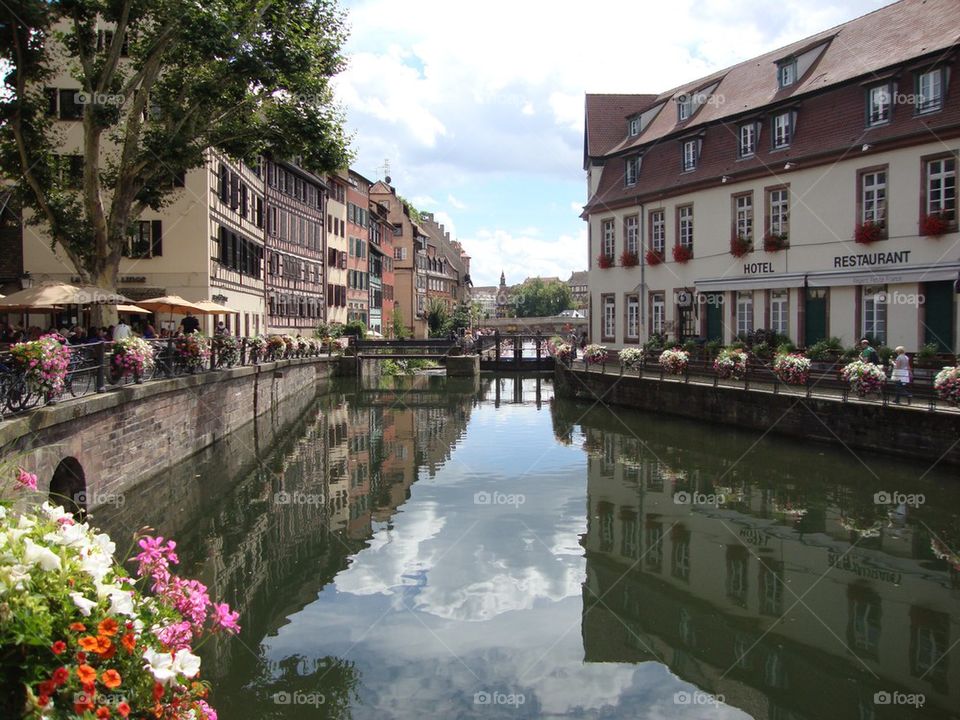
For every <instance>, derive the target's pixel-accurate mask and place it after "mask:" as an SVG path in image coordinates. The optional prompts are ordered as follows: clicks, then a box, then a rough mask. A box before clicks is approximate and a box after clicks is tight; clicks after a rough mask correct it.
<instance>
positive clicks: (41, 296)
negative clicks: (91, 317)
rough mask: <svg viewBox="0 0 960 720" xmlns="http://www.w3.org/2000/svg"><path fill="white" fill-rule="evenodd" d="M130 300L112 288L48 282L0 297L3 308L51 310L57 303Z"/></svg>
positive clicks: (75, 303)
mask: <svg viewBox="0 0 960 720" xmlns="http://www.w3.org/2000/svg"><path fill="white" fill-rule="evenodd" d="M125 302H130V300H129V299H128V298H126V297H124V296H123V295H121V294H120V293H118V292H115V291H113V290H105V289H104V288H99V287H96V286H94V285H71V284H69V283H50V284H48V285H38V286H36V287H32V288H27V289H26V290H18V291H17V292H15V293H11V294H10V295H7V296H6V297H5V298H2V299H0V312H2V311H4V310H51V309H53V308H55V307H56V306H59V305H119V304H120V303H125Z"/></svg>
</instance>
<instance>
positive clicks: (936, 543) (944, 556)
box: [930, 538, 960, 572]
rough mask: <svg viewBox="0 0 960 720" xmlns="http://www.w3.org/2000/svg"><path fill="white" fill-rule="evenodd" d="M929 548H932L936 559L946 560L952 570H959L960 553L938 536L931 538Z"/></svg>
mask: <svg viewBox="0 0 960 720" xmlns="http://www.w3.org/2000/svg"><path fill="white" fill-rule="evenodd" d="M930 549H931V550H933V554H934V556H935V557H936V558H937V560H946V561H947V562H948V563H950V565H951V566H952V567H953V569H954V570H957V571H958V572H960V555H958V554H957V553H955V552H954V551H953V550H951V549H950V548H949V547H947V545H946V543H944V542H943V541H941V540H940V539H939V538H931V539H930Z"/></svg>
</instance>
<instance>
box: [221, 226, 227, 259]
mask: <svg viewBox="0 0 960 720" xmlns="http://www.w3.org/2000/svg"><path fill="white" fill-rule="evenodd" d="M227 257H229V256H228V255H227V229H226V228H225V227H224V226H223V225H221V226H220V264H221V265H226V264H227Z"/></svg>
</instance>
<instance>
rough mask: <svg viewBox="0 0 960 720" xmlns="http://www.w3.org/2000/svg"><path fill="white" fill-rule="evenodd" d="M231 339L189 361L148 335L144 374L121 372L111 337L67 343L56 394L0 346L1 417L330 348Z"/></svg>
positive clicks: (171, 341) (171, 342)
mask: <svg viewBox="0 0 960 720" xmlns="http://www.w3.org/2000/svg"><path fill="white" fill-rule="evenodd" d="M234 340H235V341H236V342H235V343H233V342H229V341H224V340H223V339H222V338H220V337H213V338H210V355H209V358H206V359H203V360H202V362H199V363H198V362H190V361H188V360H187V358H185V357H184V356H183V354H182V353H179V352H178V351H177V343H176V338H166V339H159V340H148V341H147V342H149V343H150V345H152V346H153V348H154V355H153V367H151V368H150V369H148V370H146V371H145V372H144V373H143V374H142V376H135V375H130V374H126V375H125V374H123V373H121V372H120V371H119V370H118V368H117V366H116V365H115V364H114V362H113V343H112V342H109V341H108V342H93V343H84V344H80V345H70V346H69V347H70V364H69V367H68V369H67V373H66V377H65V378H64V383H63V390H62V391H61V392H59V393H56V394H47V393H44V392H42V391H39V390H37V389H36V388H35V387H33V385H32V383H31V382H30V381H29V380H28V379H27V374H26V372H25V371H24V369H23V368H21V367H19V365H18V363H17V362H16V361H15V360H14V358H13V357H12V355H11V354H10V352H8V351H2V352H0V420H2V419H4V418H6V417H9V416H11V415H17V414H20V413H23V412H27V411H29V410H32V409H34V408H37V407H42V406H44V405H52V404H54V403H57V402H62V401H65V400H70V399H72V398H77V397H82V396H84V395H89V394H92V393H97V392H106V391H107V390H111V389H115V388H118V387H122V386H124V385H127V384H131V383H136V384H140V383H143V382H148V381H151V380H160V379H168V378H173V377H178V376H183V375H196V374H201V373H205V372H216V371H219V370H224V369H229V368H232V367H239V366H243V365H259V364H260V363H264V362H273V361H277V360H285V359H292V358H305V357H320V356H323V355H327V354H328V353H324V352H321V351H320V350H318V349H315V348H300V347H299V343H297V344H296V345H295V346H294V347H293V348H290V347H288V346H284V347H282V348H279V347H274V348H273V349H271V348H267V349H263V350H261V349H259V346H258V345H256V344H255V343H252V342H250V340H249V339H248V338H234Z"/></svg>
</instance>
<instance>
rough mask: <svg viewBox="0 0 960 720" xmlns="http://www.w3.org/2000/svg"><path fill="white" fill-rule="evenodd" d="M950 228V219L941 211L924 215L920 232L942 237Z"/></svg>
mask: <svg viewBox="0 0 960 720" xmlns="http://www.w3.org/2000/svg"><path fill="white" fill-rule="evenodd" d="M949 229H950V221H949V220H948V219H947V218H945V217H943V216H942V215H940V213H930V214H929V215H924V216H923V219H922V220H921V221H920V234H921V235H926V236H927V237H940V236H941V235H943V234H944V233H945V232H947V230H949Z"/></svg>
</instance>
